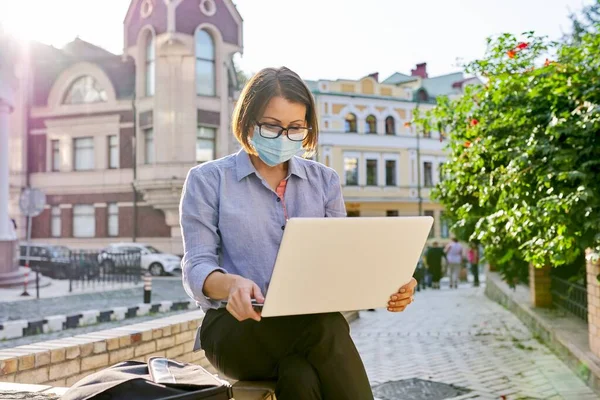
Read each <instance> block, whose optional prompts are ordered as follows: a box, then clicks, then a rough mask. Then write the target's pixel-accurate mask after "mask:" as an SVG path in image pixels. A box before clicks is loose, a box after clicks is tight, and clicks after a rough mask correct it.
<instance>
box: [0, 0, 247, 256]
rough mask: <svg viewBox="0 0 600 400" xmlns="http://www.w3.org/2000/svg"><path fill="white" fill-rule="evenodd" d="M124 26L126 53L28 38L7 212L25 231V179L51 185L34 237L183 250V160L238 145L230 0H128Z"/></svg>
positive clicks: (20, 65)
mask: <svg viewBox="0 0 600 400" xmlns="http://www.w3.org/2000/svg"><path fill="white" fill-rule="evenodd" d="M116 18H119V16H117V17H116ZM123 32H124V51H123V54H113V53H110V52H108V51H106V50H104V49H102V48H100V47H98V46H96V45H94V44H92V43H88V42H86V41H84V40H81V39H75V40H74V41H73V42H71V43H69V44H67V45H66V46H64V47H63V48H60V49H59V48H55V47H52V46H46V45H42V44H39V43H31V44H30V48H29V51H28V52H24V55H23V58H21V59H19V60H18V62H17V65H16V66H15V70H16V71H17V72H18V73H17V77H18V80H19V90H18V93H17V99H16V100H17V101H16V105H15V110H14V112H13V113H12V115H11V126H12V128H13V129H12V130H11V136H10V151H11V159H10V171H11V178H10V179H11V182H10V183H11V193H10V199H11V201H12V203H11V205H10V215H11V217H13V218H15V219H16V221H17V226H18V227H19V232H18V233H19V236H20V237H21V238H23V237H24V236H25V231H24V229H23V228H24V227H26V226H27V224H26V223H25V219H24V217H23V216H21V215H20V214H19V207H18V204H17V202H18V198H19V193H20V191H21V190H22V188H24V187H26V186H28V185H30V186H32V187H36V188H39V189H41V190H42V191H43V192H44V193H45V194H46V196H47V207H46V210H44V212H43V213H42V214H41V215H40V216H38V217H35V218H34V219H33V227H32V235H33V238H34V240H38V241H44V242H50V243H63V244H66V245H68V246H71V247H75V248H77V247H82V248H97V247H102V246H105V245H106V244H108V243H110V242H115V241H131V240H132V239H136V240H138V241H143V242H147V243H149V244H152V245H154V246H155V247H157V248H159V249H161V250H164V251H171V252H175V253H181V252H182V244H181V238H180V228H179V215H178V205H179V196H180V193H181V188H182V185H183V182H184V179H185V177H186V174H187V172H188V170H189V169H190V168H191V167H192V166H194V165H196V164H197V163H201V162H206V161H210V160H212V159H214V158H217V157H222V156H224V155H227V154H230V153H232V152H234V151H236V150H237V148H238V147H237V143H236V142H235V140H234V139H233V135H231V132H230V118H231V112H232V109H233V104H234V101H235V97H236V95H237V92H238V90H237V89H238V84H237V82H236V80H235V79H236V76H237V74H236V71H235V69H234V66H233V62H232V57H233V56H234V54H236V53H240V52H241V51H242V18H241V16H240V14H239V13H238V11H237V9H236V7H235V5H234V4H233V1H232V0H180V1H164V0H131V1H130V6H129V9H128V11H127V14H126V15H125V20H124V30H123ZM26 54H29V56H28V57H27V58H26ZM134 188H135V193H136V195H134ZM134 215H136V216H137V217H136V218H137V220H135V221H134Z"/></svg>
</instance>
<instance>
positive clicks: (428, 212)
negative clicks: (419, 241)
mask: <svg viewBox="0 0 600 400" xmlns="http://www.w3.org/2000/svg"><path fill="white" fill-rule="evenodd" d="M423 214H424V215H425V216H427V217H433V216H434V212H433V210H425V211H424V212H423ZM434 228H435V222H434V223H433V225H432V226H431V230H430V231H429V236H428V237H429V238H432V237H433V235H434V234H435V232H434Z"/></svg>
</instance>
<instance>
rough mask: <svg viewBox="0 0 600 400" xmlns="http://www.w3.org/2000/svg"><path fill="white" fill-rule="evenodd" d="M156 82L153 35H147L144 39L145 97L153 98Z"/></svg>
mask: <svg viewBox="0 0 600 400" xmlns="http://www.w3.org/2000/svg"><path fill="white" fill-rule="evenodd" d="M155 82H156V49H155V46H154V35H153V34H152V33H148V37H147V38H146V96H147V97H151V96H154V88H155V86H156V85H155Z"/></svg>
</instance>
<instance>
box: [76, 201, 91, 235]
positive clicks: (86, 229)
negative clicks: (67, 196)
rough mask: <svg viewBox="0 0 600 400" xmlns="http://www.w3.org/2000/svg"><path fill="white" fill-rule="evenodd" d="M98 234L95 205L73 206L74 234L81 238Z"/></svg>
mask: <svg viewBox="0 0 600 400" xmlns="http://www.w3.org/2000/svg"><path fill="white" fill-rule="evenodd" d="M95 235H96V213H95V211H94V206H93V205H87V204H86V205H84V204H77V205H75V206H73V236H74V237H80V238H88V237H94V236H95Z"/></svg>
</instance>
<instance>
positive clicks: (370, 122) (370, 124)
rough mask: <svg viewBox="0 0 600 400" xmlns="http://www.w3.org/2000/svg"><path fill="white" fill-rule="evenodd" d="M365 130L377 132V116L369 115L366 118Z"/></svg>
mask: <svg viewBox="0 0 600 400" xmlns="http://www.w3.org/2000/svg"><path fill="white" fill-rule="evenodd" d="M365 132H367V133H377V118H375V116H374V115H369V116H368V117H367V119H366V120H365Z"/></svg>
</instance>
